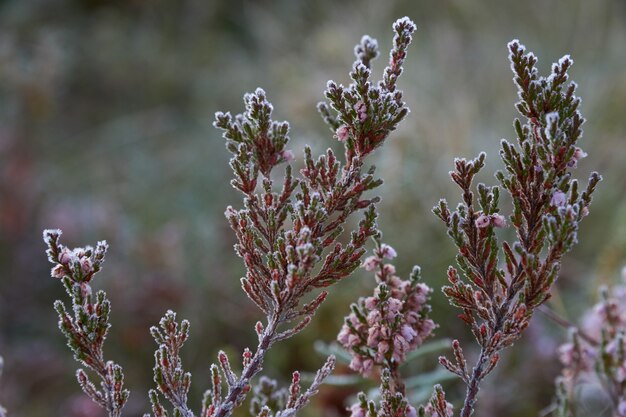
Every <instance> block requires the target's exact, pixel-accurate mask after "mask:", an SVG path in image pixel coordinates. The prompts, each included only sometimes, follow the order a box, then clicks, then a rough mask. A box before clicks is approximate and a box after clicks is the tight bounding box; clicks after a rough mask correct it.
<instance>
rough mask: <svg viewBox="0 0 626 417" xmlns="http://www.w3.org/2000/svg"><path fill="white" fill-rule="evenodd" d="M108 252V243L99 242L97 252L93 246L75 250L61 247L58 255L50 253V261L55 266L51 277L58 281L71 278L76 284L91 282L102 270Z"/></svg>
mask: <svg viewBox="0 0 626 417" xmlns="http://www.w3.org/2000/svg"><path fill="white" fill-rule="evenodd" d="M106 250H107V244H106V242H98V245H97V246H96V249H95V250H94V248H92V247H91V246H86V247H84V248H75V249H70V248H68V247H65V246H61V247H60V248H59V251H58V253H52V252H49V253H48V259H49V260H50V262H52V263H53V264H54V266H53V267H52V270H51V271H50V275H52V277H53V278H58V279H62V278H64V277H70V278H71V279H72V280H73V281H76V282H89V281H91V278H92V277H93V275H94V274H95V273H96V272H98V271H99V270H100V265H101V264H102V260H103V259H104V254H105V253H106Z"/></svg>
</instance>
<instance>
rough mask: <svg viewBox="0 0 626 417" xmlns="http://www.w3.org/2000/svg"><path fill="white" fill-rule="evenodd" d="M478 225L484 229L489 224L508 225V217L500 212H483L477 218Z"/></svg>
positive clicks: (495, 225)
mask: <svg viewBox="0 0 626 417" xmlns="http://www.w3.org/2000/svg"><path fill="white" fill-rule="evenodd" d="M475 223H476V227H478V228H479V229H484V228H486V227H489V226H494V227H506V219H505V218H504V216H503V215H501V214H499V213H494V214H481V215H479V216H478V217H477V218H476V221H475Z"/></svg>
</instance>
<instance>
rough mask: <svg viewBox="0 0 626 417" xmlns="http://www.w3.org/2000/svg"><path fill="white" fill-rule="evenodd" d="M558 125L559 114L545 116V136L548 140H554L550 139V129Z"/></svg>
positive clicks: (553, 113)
mask: <svg viewBox="0 0 626 417" xmlns="http://www.w3.org/2000/svg"><path fill="white" fill-rule="evenodd" d="M558 123H559V113H557V112H551V113H548V114H546V129H545V131H546V136H548V138H550V139H554V138H553V137H552V135H551V134H550V132H551V131H552V128H553V127H554V126H555V124H556V125H558Z"/></svg>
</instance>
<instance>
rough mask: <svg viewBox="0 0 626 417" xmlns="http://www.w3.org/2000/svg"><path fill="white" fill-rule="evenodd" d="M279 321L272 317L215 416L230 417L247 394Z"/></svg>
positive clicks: (260, 366)
mask: <svg viewBox="0 0 626 417" xmlns="http://www.w3.org/2000/svg"><path fill="white" fill-rule="evenodd" d="M277 326H278V325H277V323H276V320H275V319H271V320H270V322H269V323H268V326H267V328H266V329H265V331H264V332H263V337H262V338H261V341H260V342H259V346H258V347H257V349H256V352H255V353H254V356H253V357H252V360H251V361H250V364H249V365H248V366H246V368H245V369H244V370H243V371H242V373H241V376H240V377H239V379H238V380H237V382H236V383H235V385H232V386H230V387H229V388H228V394H227V395H226V398H224V400H223V401H222V402H221V404H220V406H219V408H218V409H217V411H216V412H215V414H214V417H228V416H230V415H231V414H232V413H233V410H234V408H235V406H236V405H237V403H239V402H241V401H242V400H243V398H242V396H245V392H244V390H245V389H246V387H248V386H249V382H250V380H251V379H252V378H253V377H254V376H255V375H256V374H258V373H259V372H260V371H261V369H263V359H264V358H265V354H266V352H267V349H268V348H269V347H270V345H271V344H272V341H273V339H274V336H275V335H276V328H277Z"/></svg>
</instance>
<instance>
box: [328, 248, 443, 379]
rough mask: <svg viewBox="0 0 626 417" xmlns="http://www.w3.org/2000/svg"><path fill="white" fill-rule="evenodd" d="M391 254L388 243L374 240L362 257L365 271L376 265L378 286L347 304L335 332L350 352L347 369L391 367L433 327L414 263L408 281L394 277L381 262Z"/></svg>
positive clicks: (362, 370) (364, 370)
mask: <svg viewBox="0 0 626 417" xmlns="http://www.w3.org/2000/svg"><path fill="white" fill-rule="evenodd" d="M395 253H396V252H395V250H393V248H391V247H390V246H389V245H386V244H379V245H378V247H377V248H376V250H375V251H374V255H373V256H371V257H369V258H367V259H366V260H365V262H364V263H363V267H364V268H365V269H366V270H368V271H373V270H374V269H376V281H377V282H378V286H377V287H376V289H375V291H374V295H373V296H370V297H366V298H361V299H359V300H358V302H357V303H355V304H353V305H352V307H351V308H352V313H351V314H350V315H349V316H348V317H346V320H345V324H344V325H343V327H342V328H341V331H340V332H339V335H338V336H337V340H338V341H339V343H341V345H342V346H343V347H344V348H346V349H347V350H348V351H349V352H350V354H351V355H352V362H351V363H350V368H352V369H353V370H355V371H357V372H359V373H361V374H363V375H369V374H370V373H371V371H372V370H373V368H374V367H375V366H382V367H386V368H390V369H392V368H396V367H397V366H398V365H399V364H400V363H402V362H403V361H404V358H405V356H406V354H407V353H408V352H410V351H412V350H414V349H416V348H417V347H418V346H420V345H421V344H422V343H423V341H424V340H425V339H426V338H428V337H429V336H431V334H432V331H433V329H434V328H435V327H436V326H435V323H434V322H433V321H432V320H431V319H430V318H428V313H429V311H430V306H429V305H428V298H429V295H430V293H431V292H432V290H431V288H429V287H428V286H427V285H426V284H424V283H421V282H420V275H419V268H417V267H416V268H414V269H413V272H412V273H411V276H410V277H409V279H408V280H402V279H400V278H399V277H398V276H396V275H395V272H396V271H395V267H394V266H393V265H392V264H389V263H385V262H384V258H389V259H391V258H393V257H395Z"/></svg>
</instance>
